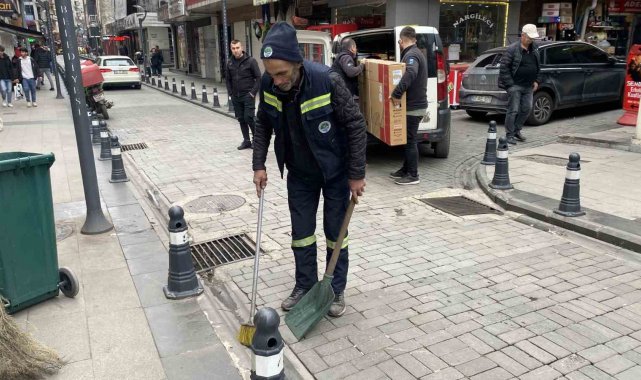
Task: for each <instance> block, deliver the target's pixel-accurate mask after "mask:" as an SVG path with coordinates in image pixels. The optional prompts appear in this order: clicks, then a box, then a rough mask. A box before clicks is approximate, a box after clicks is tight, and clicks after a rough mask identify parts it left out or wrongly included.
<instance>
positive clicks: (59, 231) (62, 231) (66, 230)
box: [56, 223, 73, 241]
mask: <svg viewBox="0 0 641 380" xmlns="http://www.w3.org/2000/svg"><path fill="white" fill-rule="evenodd" d="M71 234H73V225H72V224H69V223H58V224H56V241H62V240H65V239H66V238H68V237H69V236H71Z"/></svg>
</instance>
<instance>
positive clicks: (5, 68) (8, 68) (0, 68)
mask: <svg viewBox="0 0 641 380" xmlns="http://www.w3.org/2000/svg"><path fill="white" fill-rule="evenodd" d="M0 79H9V80H15V79H18V76H17V75H16V71H15V69H14V68H13V63H11V58H9V56H7V55H6V54H5V55H4V56H3V57H2V58H0Z"/></svg>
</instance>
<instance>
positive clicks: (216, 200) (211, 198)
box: [184, 195, 245, 214]
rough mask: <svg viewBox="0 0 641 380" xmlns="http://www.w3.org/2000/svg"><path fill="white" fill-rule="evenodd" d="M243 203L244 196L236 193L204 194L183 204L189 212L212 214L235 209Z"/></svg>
mask: <svg viewBox="0 0 641 380" xmlns="http://www.w3.org/2000/svg"><path fill="white" fill-rule="evenodd" d="M244 204H245V198H243V197H241V196H238V195H205V196H204V197H200V198H196V199H194V200H193V201H191V202H187V204H185V207H184V208H185V210H186V211H187V212H191V213H197V214H198V213H201V214H203V213H204V214H213V213H218V212H223V211H230V210H234V209H237V208H238V207H240V206H242V205H244Z"/></svg>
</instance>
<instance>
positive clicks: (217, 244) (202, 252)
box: [189, 234, 256, 272]
mask: <svg viewBox="0 0 641 380" xmlns="http://www.w3.org/2000/svg"><path fill="white" fill-rule="evenodd" d="M189 248H190V249H191V258H192V261H193V262H194V267H195V268H196V272H204V271H207V270H210V269H212V268H215V267H217V266H221V265H224V264H229V263H233V262H236V261H240V260H245V259H250V258H252V257H254V256H255V252H256V245H255V244H254V242H253V241H252V240H251V239H250V238H249V237H248V236H247V235H245V234H242V235H233V236H228V237H224V238H220V239H215V240H210V241H206V242H203V243H199V244H194V245H192V246H191V247H189Z"/></svg>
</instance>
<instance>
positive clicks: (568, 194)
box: [554, 152, 585, 216]
mask: <svg viewBox="0 0 641 380" xmlns="http://www.w3.org/2000/svg"><path fill="white" fill-rule="evenodd" d="M580 160H581V156H579V154H578V153H576V152H575V153H572V154H570V157H569V161H568V165H567V167H566V169H567V170H566V172H565V183H564V184H563V195H561V202H559V208H557V209H554V212H555V213H556V214H559V215H563V216H581V215H585V211H583V210H581V184H580V181H581V163H580V162H579V161H580Z"/></svg>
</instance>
